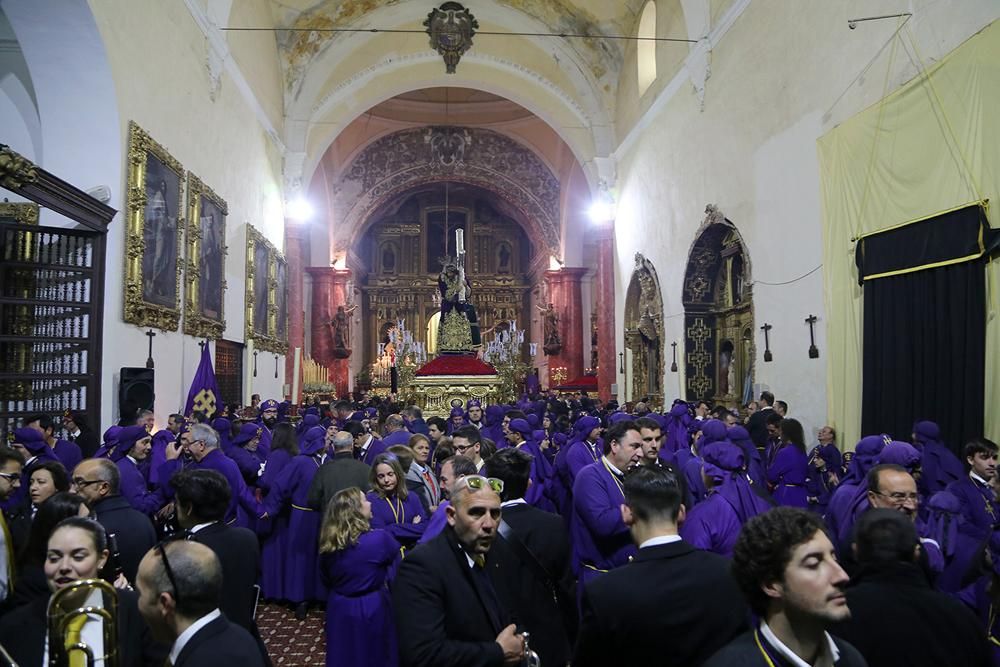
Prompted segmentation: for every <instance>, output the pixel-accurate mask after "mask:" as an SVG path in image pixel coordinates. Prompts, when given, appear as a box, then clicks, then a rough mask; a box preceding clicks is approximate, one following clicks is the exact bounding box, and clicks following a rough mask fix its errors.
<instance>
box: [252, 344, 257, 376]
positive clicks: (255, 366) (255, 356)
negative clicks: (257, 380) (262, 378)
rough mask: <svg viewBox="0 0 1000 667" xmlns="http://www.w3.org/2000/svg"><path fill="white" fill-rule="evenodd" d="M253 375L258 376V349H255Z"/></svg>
mask: <svg viewBox="0 0 1000 667" xmlns="http://www.w3.org/2000/svg"><path fill="white" fill-rule="evenodd" d="M253 376H254V377H257V350H254V351H253Z"/></svg>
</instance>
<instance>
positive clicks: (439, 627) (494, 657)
mask: <svg viewBox="0 0 1000 667" xmlns="http://www.w3.org/2000/svg"><path fill="white" fill-rule="evenodd" d="M492 556H493V555H492V553H491V554H490V556H489V557H488V558H487V561H486V564H487V569H489V568H491V567H492V565H493V563H492V560H493V559H492ZM474 576H475V575H474V574H473V572H472V569H471V568H470V567H469V564H468V560H467V559H466V556H465V552H464V551H463V550H462V548H461V547H460V546H459V544H458V540H457V539H456V537H455V531H454V530H453V529H452V528H451V527H448V528H445V530H444V532H442V533H441V534H440V535H438V536H437V537H435V538H434V539H433V540H431V541H429V542H427V543H425V544H421V545H420V546H418V547H417V548H416V549H414V550H413V551H411V552H410V553H409V555H407V557H406V558H404V559H403V562H402V563H401V564H400V566H399V571H398V573H397V574H396V581H395V582H394V584H393V587H392V606H393V611H394V613H395V618H396V635H397V637H398V640H399V664H400V667H499V666H500V665H502V664H503V650H502V649H501V648H500V645H499V644H497V643H496V637H497V635H499V634H500V632H501V631H502V630H503V628H504V627H506V626H507V625H508V624H509V619H508V618H506V616H505V617H504V618H501V619H499V622H498V623H494V622H493V620H491V616H490V613H489V612H488V611H487V609H488V607H487V603H486V602H485V601H484V599H483V596H484V593H483V589H482V587H481V585H477V582H476V580H474V579H473V577H474Z"/></svg>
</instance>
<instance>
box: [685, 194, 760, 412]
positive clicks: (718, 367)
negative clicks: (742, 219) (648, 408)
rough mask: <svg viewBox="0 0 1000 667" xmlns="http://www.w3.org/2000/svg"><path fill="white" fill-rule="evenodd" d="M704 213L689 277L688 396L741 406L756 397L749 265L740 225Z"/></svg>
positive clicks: (717, 213) (714, 212)
mask: <svg viewBox="0 0 1000 667" xmlns="http://www.w3.org/2000/svg"><path fill="white" fill-rule="evenodd" d="M705 213H706V216H705V220H704V221H703V222H702V225H701V228H700V229H699V231H698V235H697V237H696V239H695V242H694V245H693V246H692V247H691V252H690V254H689V255H688V263H687V270H686V271H685V274H684V293H683V296H682V299H683V302H684V359H685V362H686V366H687V370H686V383H685V389H686V395H687V396H686V397H687V399H688V400H707V401H711V402H713V403H717V404H723V405H728V406H730V407H738V406H740V405H742V404H743V403H745V402H746V401H747V400H749V396H750V395H751V394H752V393H753V359H754V350H753V346H754V342H753V341H754V336H753V301H752V290H751V281H750V261H749V256H748V255H747V252H746V246H745V245H744V244H743V239H742V237H741V236H740V233H739V231H738V230H737V229H736V226H735V225H733V223H732V222H730V221H729V220H726V218H725V216H724V215H723V214H722V212H721V211H719V210H718V209H717V208H716V207H715V206H712V205H711V204H710V205H709V206H708V207H706V209H705Z"/></svg>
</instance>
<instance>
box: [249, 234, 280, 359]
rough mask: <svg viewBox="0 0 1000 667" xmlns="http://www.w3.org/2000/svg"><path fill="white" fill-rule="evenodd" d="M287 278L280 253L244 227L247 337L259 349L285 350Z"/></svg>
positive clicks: (278, 352)
mask: <svg viewBox="0 0 1000 667" xmlns="http://www.w3.org/2000/svg"><path fill="white" fill-rule="evenodd" d="M287 276H288V263H287V262H286V260H285V258H284V257H283V256H282V254H281V252H280V251H279V250H278V249H277V248H275V247H274V245H273V244H272V243H271V242H270V241H268V240H267V239H266V238H264V235H263V234H261V233H260V232H259V231H257V230H256V229H254V227H253V226H251V225H247V291H246V337H247V340H248V341H249V340H252V341H253V344H254V347H255V348H257V349H258V350H267V351H268V352H274V353H275V354H284V353H285V352H286V351H287V350H286V348H287V347H288V343H287V339H288V333H287V330H288V314H287V312H286V307H287V306H286V302H287V284H288V279H287Z"/></svg>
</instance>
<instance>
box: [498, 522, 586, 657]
mask: <svg viewBox="0 0 1000 667" xmlns="http://www.w3.org/2000/svg"><path fill="white" fill-rule="evenodd" d="M503 520H504V521H506V522H507V524H509V525H510V527H511V530H512V531H513V533H514V534H515V535H517V536H518V539H520V540H521V542H522V543H523V544H524V545H525V546H526V547H527V548H528V550H530V551H531V552H532V553H533V554H534V555H535V557H536V558H537V559H538V560H539V562H540V563H541V564H542V566H543V567H544V569H545V571H546V572H548V573H549V574H550V575H551V577H552V578H553V579H554V581H553V582H551V583H554V584H555V586H556V592H557V595H558V597H557V598H554V597H553V592H552V590H551V588H550V585H549V582H547V581H539V576H538V573H537V572H536V570H537V568H532V567H531V566H530V565H527V564H525V563H524V562H523V559H522V558H521V555H520V554H519V552H518V551H515V550H514V548H513V547H512V546H510V545H509V544H507V543H506V541H505V540H503V539H500V540H498V541H497V543H496V544H494V546H493V549H492V550H491V552H492V553H493V555H494V557H495V558H494V563H495V564H496V565H495V567H494V568H493V569H492V570H491V571H490V575H491V576H492V578H493V586H494V587H495V588H496V591H497V595H499V596H500V600H501V602H503V604H504V606H505V607H506V608H508V609H510V612H511V615H512V616H513V620H514V622H515V623H516V624H517V626H518V629H519V630H523V631H527V632H529V633H530V635H531V640H530V644H531V648H532V650H534V651H535V652H537V653H538V656H539V657H540V658H541V660H542V664H543V665H565V664H566V663H567V662H568V661H569V658H570V654H571V647H572V646H573V642H574V641H575V638H576V626H577V609H576V594H575V586H574V583H573V573H572V571H571V569H570V542H569V531H568V530H567V529H566V523H565V522H564V521H563V520H562V517H560V516H559V515H557V514H551V513H550V512H545V511H543V510H540V509H538V508H537V507H532V506H531V505H528V504H517V505H508V506H507V507H505V508H504V510H503Z"/></svg>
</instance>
